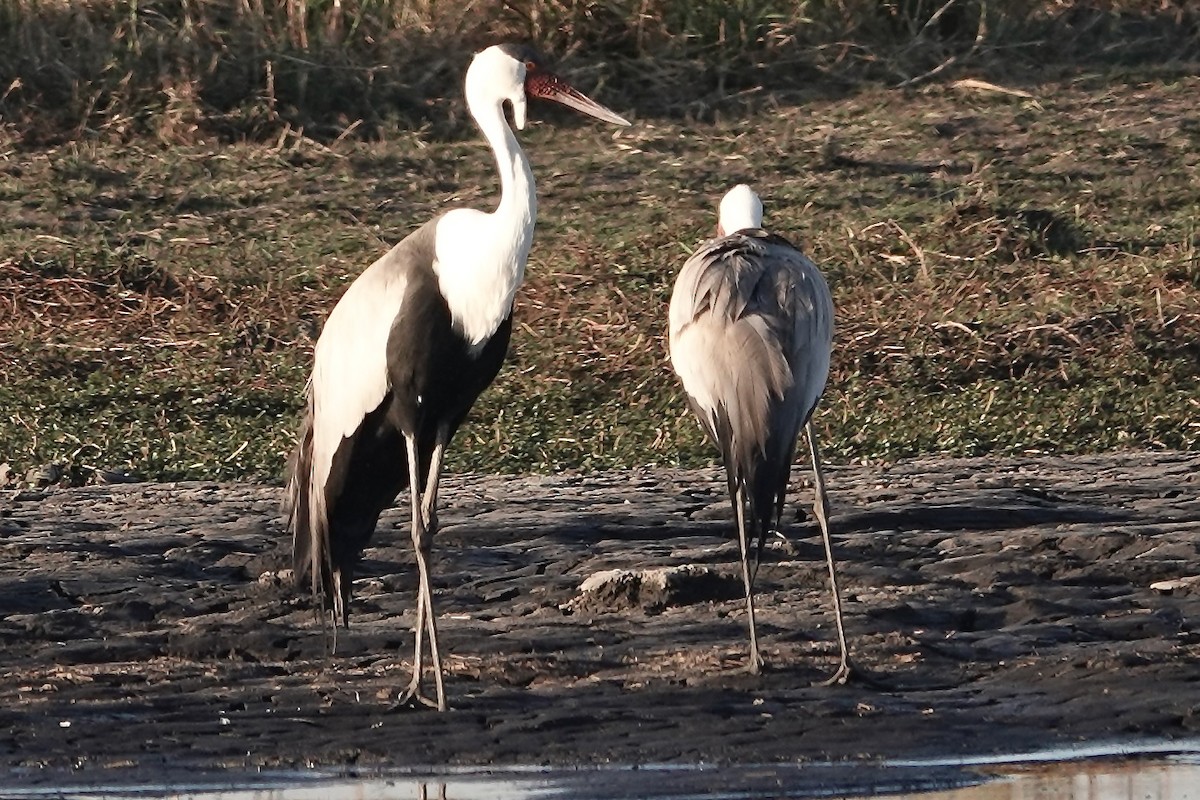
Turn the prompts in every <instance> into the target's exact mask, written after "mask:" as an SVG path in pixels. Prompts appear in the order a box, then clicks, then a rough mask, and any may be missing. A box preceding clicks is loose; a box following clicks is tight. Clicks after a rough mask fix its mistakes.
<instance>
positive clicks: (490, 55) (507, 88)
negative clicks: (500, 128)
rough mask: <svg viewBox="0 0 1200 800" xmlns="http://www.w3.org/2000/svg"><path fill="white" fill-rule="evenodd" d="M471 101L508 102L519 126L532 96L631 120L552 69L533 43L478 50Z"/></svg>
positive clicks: (470, 73)
mask: <svg viewBox="0 0 1200 800" xmlns="http://www.w3.org/2000/svg"><path fill="white" fill-rule="evenodd" d="M466 92H467V103H468V105H470V106H472V107H475V104H476V103H480V104H492V103H500V104H503V103H504V102H506V101H507V102H508V104H509V105H510V106H511V107H512V113H513V122H514V123H515V124H516V126H517V129H518V130H523V129H524V128H525V122H526V119H527V115H526V108H525V106H526V102H527V99H528V98H530V97H536V98H541V99H543V100H553V101H554V102H556V103H561V104H562V105H564V106H567V107H568V108H573V109H575V110H576V111H579V112H581V113H584V114H587V115H588V116H590V117H595V118H596V119H599V120H603V121H604V122H611V123H612V124H614V125H628V124H629V121H628V120H626V119H625V118H624V117H622V116H620V115H618V114H616V113H615V112H613V111H612V110H610V109H608V108H605V107H604V106H602V105H600V104H599V103H597V102H596V101H595V100H592V99H591V98H590V97H588V96H587V95H585V94H584V93H583V92H580V91H579V90H578V89H575V88H574V87H573V86H571V84H569V83H567V82H566V81H565V80H563V79H562V78H560V77H558V76H557V75H555V74H554V73H553V72H551V71H550V70H548V69H547V68H546V66H545V62H544V61H543V60H542V57H541V56H540V55H539V54H538V52H537V51H536V50H534V49H533V48H532V47H528V46H526V45H519V44H497V45H493V46H491V47H489V48H488V49H486V50H484V51H482V52H480V53H476V54H475V58H474V59H473V60H472V61H471V66H470V67H469V68H468V69H467V81H466Z"/></svg>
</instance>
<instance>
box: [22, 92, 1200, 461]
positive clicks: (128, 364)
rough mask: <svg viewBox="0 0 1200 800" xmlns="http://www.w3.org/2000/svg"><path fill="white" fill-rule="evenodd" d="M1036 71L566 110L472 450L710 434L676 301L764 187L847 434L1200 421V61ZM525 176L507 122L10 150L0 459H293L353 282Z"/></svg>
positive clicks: (826, 422) (539, 130) (866, 454)
mask: <svg viewBox="0 0 1200 800" xmlns="http://www.w3.org/2000/svg"><path fill="white" fill-rule="evenodd" d="M1023 87H1024V90H1026V91H1027V92H1028V94H1013V93H1012V92H1011V91H999V90H998V88H1004V87H988V86H981V85H980V84H970V83H967V84H958V85H955V84H951V83H931V84H929V85H927V86H926V87H924V88H923V89H921V90H919V91H914V90H905V91H897V90H890V89H884V88H875V89H870V88H864V89H862V90H861V91H859V92H856V93H854V94H852V95H849V96H845V97H836V98H825V99H819V98H815V99H811V100H810V101H809V102H806V103H805V104H803V105H797V106H790V105H783V104H781V105H779V106H778V107H776V108H763V109H761V110H760V111H758V112H757V113H755V114H753V115H747V116H744V117H740V118H738V119H736V120H734V119H729V120H725V121H717V122H711V123H704V124H697V123H688V122H682V121H671V120H658V121H646V120H642V121H640V122H639V123H638V124H636V125H635V126H634V127H633V128H632V129H630V130H629V131H626V132H621V133H619V134H615V135H614V134H613V133H612V132H611V131H609V130H605V129H602V128H598V127H594V126H592V125H590V124H588V123H575V122H572V121H569V120H568V119H567V118H566V117H564V116H559V115H554V116H553V119H554V120H556V121H557V122H558V123H561V124H539V125H535V126H534V127H533V128H531V129H530V130H528V131H527V132H526V133H525V135H523V137H522V138H523V141H524V142H525V144H526V147H527V149H528V151H529V152H530V154H531V157H532V159H533V161H534V169H535V173H536V174H537V176H538V179H539V195H540V198H541V210H540V215H539V228H538V239H537V242H536V244H535V247H534V251H533V255H532V258H531V262H530V267H529V274H528V282H527V284H526V286H525V287H524V288H523V289H522V290H521V292H520V294H519V297H518V303H517V311H516V314H517V321H518V324H517V329H516V333H515V336H514V342H513V353H512V358H511V359H510V361H509V363H508V364H507V365H506V367H505V368H504V370H503V372H502V373H501V377H500V378H499V380H498V381H497V383H496V385H494V386H493V387H492V388H491V389H490V390H489V391H488V392H487V393H485V395H484V397H483V398H482V399H481V401H480V403H479V404H478V406H477V408H476V411H475V413H474V414H473V415H472V419H471V421H470V422H469V423H468V425H467V427H465V428H464V430H463V431H462V432H461V433H460V436H459V439H458V440H457V442H456V446H455V448H454V451H453V456H452V462H453V463H452V466H453V467H454V468H455V469H465V468H470V469H479V470H488V471H495V470H512V471H523V470H555V469H562V468H583V469H588V468H595V467H605V466H621V465H637V464H650V463H660V464H662V463H670V464H675V463H682V464H689V465H695V464H701V463H708V462H709V461H711V459H712V453H711V451H710V449H709V448H708V446H707V445H706V444H705V443H704V442H703V440H702V438H701V436H700V433H699V430H698V428H697V426H696V425H695V423H694V422H693V420H692V419H691V418H690V416H689V415H688V413H687V412H686V410H685V408H684V404H683V402H682V400H681V397H680V395H679V392H678V389H677V387H676V383H675V380H674V377H673V376H672V375H671V374H670V371H669V369H668V368H667V366H666V363H665V346H664V341H663V334H664V330H663V329H664V323H665V304H666V299H667V297H668V294H669V291H670V286H671V282H672V280H673V278H674V275H675V273H676V271H677V270H678V268H679V266H680V264H681V263H682V260H683V259H684V258H685V257H686V254H687V252H689V251H690V249H691V248H693V247H694V246H695V244H696V243H697V242H698V241H699V240H700V239H701V238H702V237H704V236H706V235H708V234H709V232H710V231H711V230H712V226H713V205H714V203H715V201H716V200H717V198H718V197H719V196H720V193H721V192H722V191H724V189H726V188H727V187H728V186H729V185H730V184H731V183H733V182H735V181H739V180H751V181H753V182H754V183H755V184H756V185H758V186H759V188H760V189H761V190H762V192H763V194H764V196H765V197H766V200H767V203H768V221H769V222H770V223H771V224H772V226H773V227H775V228H776V229H778V230H780V231H785V232H788V233H790V234H792V235H793V236H794V237H795V238H796V239H797V240H799V241H803V242H804V243H805V244H806V246H807V249H808V250H809V251H810V252H811V254H812V255H813V256H814V258H816V259H817V260H818V262H819V263H821V264H822V265H823V266H824V267H825V269H826V272H827V274H828V275H829V277H830V281H831V284H832V285H833V288H834V292H835V302H836V303H837V306H838V332H837V339H836V354H835V360H834V368H833V374H832V377H831V381H830V386H829V389H828V391H827V394H826V400H825V402H824V406H823V411H822V412H821V416H820V427H821V429H822V431H823V434H824V440H825V443H826V448H827V450H828V453H829V456H830V457H831V458H833V459H836V460H848V459H860V458H869V459H891V458H896V457H901V456H908V455H915V454H928V453H949V454H985V453H1011V452H1023V451H1030V450H1037V451H1049V452H1079V451H1097V450H1108V449H1113V448H1122V447H1150V448H1156V447H1161V448H1195V447H1197V446H1198V444H1200V422H1198V421H1200V381H1198V380H1197V379H1198V377H1200V291H1198V290H1200V260H1198V247H1200V196H1198V195H1200V190H1198V189H1197V187H1198V186H1200V159H1198V157H1197V152H1200V116H1198V115H1197V112H1196V107H1195V102H1194V100H1195V97H1197V96H1200V80H1198V79H1197V78H1196V77H1194V76H1189V75H1186V74H1173V73H1171V72H1164V71H1163V70H1152V71H1149V72H1145V73H1135V74H1130V73H1124V74H1113V73H1109V74H1106V75H1103V76H1100V75H1094V76H1083V77H1080V78H1073V79H1070V80H1056V81H1047V82H1043V83H1025V84H1023ZM618 109H619V110H621V111H622V112H626V111H630V113H633V112H636V111H637V109H636V108H634V109H629V108H626V107H624V106H619V105H618ZM537 115H543V111H542V110H541V109H539V110H537V111H536V112H535V116H537ZM634 115H635V116H636V114H634ZM494 191H495V190H494V175H493V167H492V164H491V161H490V157H489V156H488V154H487V152H486V150H485V149H484V148H483V147H482V145H481V144H479V143H478V142H476V141H474V140H472V139H456V138H455V139H443V138H438V137H435V136H433V135H431V134H430V133H429V132H427V131H422V132H414V133H410V134H407V135H404V136H400V135H396V136H392V137H389V138H386V139H384V140H377V141H356V140H353V139H351V138H347V139H343V140H341V141H337V142H327V143H320V142H316V141H314V140H312V139H309V138H304V137H299V136H289V137H283V138H282V139H280V140H279V141H278V142H277V143H271V144H269V145H264V144H255V143H237V144H227V145H208V144H203V143H198V144H190V145H175V146H164V145H163V144H161V143H160V142H157V141H154V140H150V139H136V140H134V141H132V142H130V143H126V144H114V143H109V142H104V141H97V140H94V139H91V140H84V141H73V142H68V143H63V144H59V145H55V146H50V147H44V148H37V149H15V150H13V149H10V150H9V151H8V152H7V154H6V155H5V158H4V160H3V161H2V162H0V216H2V217H3V218H4V219H5V220H6V225H5V226H3V228H2V229H0V420H2V423H0V462H3V461H7V462H9V463H10V464H11V465H12V468H13V469H14V471H15V472H17V473H21V472H24V471H25V470H26V469H28V468H30V467H37V466H39V465H42V464H46V463H51V462H57V463H61V464H62V465H64V466H65V467H66V468H67V477H66V478H64V479H67V480H77V481H78V480H88V479H92V478H93V477H95V471H96V469H100V468H102V469H118V470H129V471H132V472H135V473H137V474H140V475H144V476H149V477H154V478H184V477H189V478H199V477H207V478H245V477H261V478H274V477H277V476H278V475H279V473H280V471H281V468H282V464H283V459H284V456H285V454H286V452H287V450H288V449H289V447H290V445H291V441H292V436H293V433H294V425H295V412H296V409H297V408H298V406H299V401H300V394H301V391H302V387H303V383H304V380H305V377H306V371H307V368H308V366H309V364H310V363H311V361H310V360H311V344H312V336H313V335H314V332H315V331H316V330H317V329H318V327H319V325H320V323H321V321H322V320H323V319H324V315H325V314H326V313H328V309H329V308H330V307H331V306H332V304H333V302H334V301H335V300H336V298H337V297H338V295H339V294H340V292H341V291H342V290H343V288H344V287H345V285H346V284H347V282H348V281H349V280H351V279H352V278H353V277H354V276H355V275H356V274H357V273H358V271H360V270H361V269H362V267H364V266H365V265H366V264H368V263H370V261H371V260H373V259H374V258H375V257H377V256H378V255H379V254H380V253H382V252H383V251H384V250H385V249H386V248H387V247H388V246H389V245H390V244H391V243H393V242H395V241H397V240H398V239H399V238H400V237H402V236H403V235H404V234H405V233H407V232H408V231H409V230H411V229H412V228H413V227H414V226H415V225H416V224H419V223H420V222H422V221H424V220H426V219H428V218H429V216H430V215H432V214H433V213H435V211H436V210H437V209H438V208H441V207H443V206H444V205H445V204H447V203H454V204H469V205H474V206H477V207H486V206H488V205H489V204H490V203H492V202H494V199H495V194H494Z"/></svg>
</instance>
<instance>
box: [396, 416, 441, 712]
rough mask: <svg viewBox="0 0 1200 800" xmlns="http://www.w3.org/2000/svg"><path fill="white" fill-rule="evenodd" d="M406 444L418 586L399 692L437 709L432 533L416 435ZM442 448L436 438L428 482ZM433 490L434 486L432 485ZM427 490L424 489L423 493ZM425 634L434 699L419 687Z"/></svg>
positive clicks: (438, 466)
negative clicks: (405, 680)
mask: <svg viewBox="0 0 1200 800" xmlns="http://www.w3.org/2000/svg"><path fill="white" fill-rule="evenodd" d="M404 438H405V444H406V446H407V448H408V465H409V466H408V469H409V491H410V493H411V508H412V540H413V549H414V551H415V553H416V560H417V571H418V573H419V581H420V584H419V587H418V589H417V614H416V622H415V623H414V625H413V633H414V635H415V638H416V645H415V652H414V657H413V669H412V680H411V682H410V683H409V686H408V689H407V690H406V691H405V692H404V693H403V694H402V695H401V696H400V700H399V702H400V703H401V704H403V703H408V702H409V701H415V702H418V703H422V704H424V705H427V706H431V707H434V708H437V709H438V710H439V711H445V710H446V692H445V689H444V687H443V684H442V659H441V654H440V653H439V652H438V643H437V616H436V614H434V611H433V592H432V589H431V588H430V580H429V551H430V549H431V546H432V540H433V533H434V531H433V530H431V529H430V528H429V527H428V526H427V525H426V512H425V508H424V505H423V503H422V499H423V498H422V494H423V492H422V491H421V462H420V460H419V454H418V452H417V442H416V438H415V437H412V436H407V435H406V436H405V437H404ZM444 449H445V445H444V443H443V442H442V441H441V439H440V438H439V441H438V444H437V446H436V447H435V449H434V453H433V459H432V463H431V464H430V470H429V480H430V485H431V486H434V487H436V485H437V480H438V472H439V471H440V470H441V460H442V458H441V457H442V452H443V451H444ZM434 491H435V492H436V488H435V489H434ZM427 492H428V490H426V493H427ZM425 636H428V637H429V652H430V657H431V661H432V664H431V666H432V668H433V673H434V683H435V686H436V690H437V695H436V700H435V699H432V698H429V697H426V696H425V694H424V692H423V690H422V682H423V677H424V658H423V647H422V640H423V639H424V637H425Z"/></svg>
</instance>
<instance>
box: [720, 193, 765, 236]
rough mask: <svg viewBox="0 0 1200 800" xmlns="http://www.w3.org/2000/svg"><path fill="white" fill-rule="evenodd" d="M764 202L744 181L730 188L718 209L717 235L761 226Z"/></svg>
mask: <svg viewBox="0 0 1200 800" xmlns="http://www.w3.org/2000/svg"><path fill="white" fill-rule="evenodd" d="M762 219H763V204H762V200H760V199H759V198H758V195H757V194H755V192H754V190H753V189H751V188H750V187H749V186H747V185H746V184H744V183H739V184H738V185H737V186H735V187H733V188H732V189H730V190H729V191H728V192H726V193H725V196H724V197H722V198H721V205H720V207H719V208H718V210H717V236H725V235H726V234H730V233H736V232H737V231H741V230H745V229H747V228H761V227H762Z"/></svg>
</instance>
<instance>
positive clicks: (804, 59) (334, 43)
mask: <svg viewBox="0 0 1200 800" xmlns="http://www.w3.org/2000/svg"><path fill="white" fill-rule="evenodd" d="M1198 29H1200V13H1198V12H1197V11H1196V10H1195V9H1194V8H1192V7H1191V6H1190V4H1187V3H1184V2H1169V1H1167V0H1153V1H1152V0H1108V2H1063V1H1062V0H1013V1H1012V2H1004V3H995V2H993V3H988V2H985V1H984V0H893V1H891V2H878V1H877V0H807V1H806V2H783V1H782V0H746V2H739V3H727V2H718V0H699V1H697V0H599V1H598V0H475V2H471V3H467V4H462V3H458V2H453V3H451V2H440V1H439V0H284V1H283V2H263V0H121V1H120V2H117V0H96V1H95V2H87V3H76V2H47V1H46V0H11V2H7V3H5V4H3V6H0V54H2V55H0V115H2V117H3V119H4V120H5V124H6V129H7V132H8V134H9V135H10V136H11V137H13V138H15V139H17V140H19V141H22V142H25V143H33V144H37V143H46V142H61V141H64V140H69V139H79V138H81V137H94V136H99V137H103V138H106V139H115V140H129V139H130V138H132V137H139V136H145V135H149V136H153V137H156V138H158V139H160V140H161V141H164V142H172V143H180V142H196V141H201V140H206V139H210V138H212V137H219V138H222V139H225V140H239V139H242V138H252V139H260V140H269V139H271V140H273V139H275V138H277V137H280V136H285V137H286V136H287V135H289V134H296V133H299V132H303V135H306V136H308V137H311V138H316V139H318V140H322V141H329V140H331V139H335V138H337V137H342V136H347V135H350V136H355V137H364V136H365V137H373V136H386V135H390V134H391V133H393V132H394V131H396V130H398V129H404V128H411V127H413V126H418V127H424V126H430V125H433V126H435V127H436V128H437V129H438V131H439V132H441V133H445V132H449V131H461V130H463V128H462V125H461V123H462V122H463V118H462V114H461V109H460V108H459V107H458V104H457V102H456V99H457V96H458V83H459V78H460V72H461V70H460V64H461V63H462V60H463V58H465V56H466V54H467V53H469V52H471V50H472V49H476V48H478V47H480V46H482V45H485V44H488V43H492V42H495V41H498V40H505V39H520V40H529V41H533V42H536V43H538V44H539V46H541V47H543V48H544V49H546V50H547V51H548V52H550V53H551V54H552V55H554V56H556V57H560V58H561V59H563V61H564V66H565V68H567V69H568V70H569V71H571V72H572V73H573V74H574V75H575V77H576V78H578V79H579V80H581V81H582V82H583V83H584V84H585V85H587V87H588V88H592V89H598V90H601V91H602V93H603V94H604V95H605V97H606V98H607V99H609V100H612V101H614V102H617V103H619V104H623V105H629V106H634V105H636V106H639V107H641V108H643V109H647V111H648V113H653V114H664V113H665V114H668V115H672V116H676V117H678V116H690V117H698V118H706V119H709V118H712V115H714V114H716V113H720V112H722V111H730V110H735V111H741V110H744V109H746V108H747V107H754V106H755V105H756V104H759V103H761V102H762V101H763V100H764V99H766V98H778V97H781V96H782V97H787V96H789V95H795V94H800V95H804V96H810V95H812V94H814V93H826V92H831V91H832V92H842V91H846V90H848V89H850V88H852V87H857V86H859V85H861V84H862V83H863V82H878V81H882V82H886V83H889V84H892V85H901V86H911V85H919V84H921V83H924V82H926V81H929V80H931V79H942V78H949V77H955V76H959V75H961V74H963V72H964V71H965V70H970V71H972V73H974V74H976V75H977V76H978V75H983V76H984V77H989V78H991V79H993V80H995V79H999V78H1005V79H1012V78H1013V77H1014V76H1021V75H1026V74H1028V73H1029V72H1030V71H1031V69H1032V70H1033V71H1036V72H1038V73H1042V74H1044V72H1045V70H1046V68H1047V67H1048V66H1054V65H1057V66H1058V68H1061V69H1068V70H1079V69H1081V68H1089V67H1091V66H1094V65H1097V64H1103V65H1105V66H1106V67H1111V66H1113V65H1116V64H1125V65H1145V64H1147V63H1155V64H1161V63H1170V62H1179V61H1181V60H1185V59H1193V58H1195V57H1196V55H1197V52H1198V51H1200V36H1198V35H1197V31H1198Z"/></svg>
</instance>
